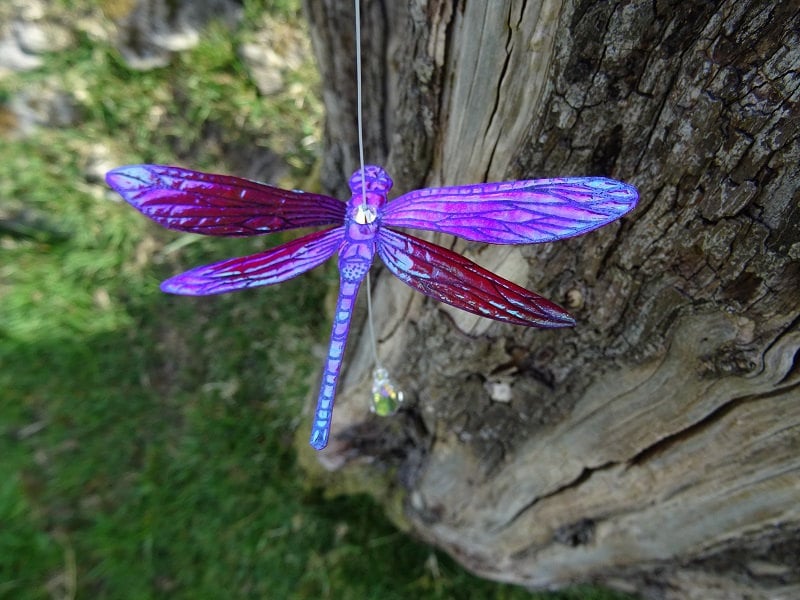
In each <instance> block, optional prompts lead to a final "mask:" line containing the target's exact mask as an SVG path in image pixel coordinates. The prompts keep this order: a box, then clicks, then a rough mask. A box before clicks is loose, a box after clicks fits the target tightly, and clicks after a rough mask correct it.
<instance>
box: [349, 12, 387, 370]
mask: <svg viewBox="0 0 800 600" xmlns="http://www.w3.org/2000/svg"><path fill="white" fill-rule="evenodd" d="M353 4H354V5H355V14H356V19H355V20H356V36H355V37H356V115H357V118H358V160H359V165H360V168H361V208H362V210H363V211H364V212H365V213H366V212H367V188H366V181H365V180H366V168H365V167H364V115H363V111H362V108H361V6H360V5H359V1H358V0H353ZM367 326H368V329H369V339H370V343H371V345H372V359H373V361H374V362H375V367H376V368H379V367H380V366H381V364H380V361H379V360H378V345H377V342H376V341H375V326H374V325H373V322H372V281H371V279H370V276H369V272H367Z"/></svg>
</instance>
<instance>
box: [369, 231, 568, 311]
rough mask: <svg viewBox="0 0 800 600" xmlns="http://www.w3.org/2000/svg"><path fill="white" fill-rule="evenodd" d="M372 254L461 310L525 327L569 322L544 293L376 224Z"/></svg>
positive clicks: (410, 282) (405, 279)
mask: <svg viewBox="0 0 800 600" xmlns="http://www.w3.org/2000/svg"><path fill="white" fill-rule="evenodd" d="M378 254H379V255H380V257H381V258H382V259H383V262H385V263H386V266H387V267H388V268H389V270H390V271H391V272H392V273H394V274H395V275H396V276H397V277H398V278H399V279H400V280H401V281H403V282H404V283H407V284H408V285H410V286H411V287H413V288H414V289H417V290H419V291H420V292H422V293H423V294H426V295H428V296H430V297H431V298H435V299H436V300H440V301H441V302H446V303H447V304H450V305H452V306H455V307H456V308H460V309H461V310H466V311H467V312H471V313H474V314H476V315H480V316H481V317H488V318H490V319H496V320H498V321H505V322H507V323H514V324H516V325H527V326H529V327H570V326H572V325H574V324H575V319H573V318H572V316H570V314H569V313H567V312H566V311H565V310H564V309H563V308H561V307H560V306H558V305H556V304H553V303H552V302H550V301H549V300H547V299H546V298H543V297H542V296H539V295H538V294H534V293H533V292H530V291H528V290H526V289H525V288H523V287H520V286H518V285H517V284H515V283H512V282H510V281H508V280H506V279H503V278H502V277H499V276H498V275H495V274H494V273H492V272H491V271H487V270H486V269H484V268H483V267H480V266H478V265H476V264H475V263H474V262H472V261H470V260H467V259H466V258H464V257H463V256H460V255H458V254H456V253H455V252H451V251H450V250H447V249H445V248H442V247H441V246H437V245H435V244H431V243H430V242H426V241H424V240H421V239H419V238H415V237H413V236H410V235H408V234H405V233H398V232H395V231H391V230H390V229H381V230H380V232H379V233H378Z"/></svg>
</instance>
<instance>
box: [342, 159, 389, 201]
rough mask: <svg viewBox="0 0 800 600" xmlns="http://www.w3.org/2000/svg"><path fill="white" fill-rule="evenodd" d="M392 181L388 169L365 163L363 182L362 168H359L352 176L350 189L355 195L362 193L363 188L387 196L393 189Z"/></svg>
mask: <svg viewBox="0 0 800 600" xmlns="http://www.w3.org/2000/svg"><path fill="white" fill-rule="evenodd" d="M364 182H365V183H364ZM392 183H393V182H392V179H391V177H389V175H387V174H386V171H384V170H383V169H381V168H380V167H378V166H376V165H365V166H364V179H363V182H362V178H361V169H358V170H357V171H356V172H355V173H353V175H352V177H350V191H351V192H353V195H354V196H356V195H360V194H361V193H362V189H363V191H365V192H367V193H369V192H374V193H377V194H381V195H384V196H385V195H386V194H388V193H389V190H390V189H392Z"/></svg>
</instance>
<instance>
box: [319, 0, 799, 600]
mask: <svg viewBox="0 0 800 600" xmlns="http://www.w3.org/2000/svg"><path fill="white" fill-rule="evenodd" d="M306 5H307V6H306V8H307V12H308V15H309V19H310V22H311V28H312V35H313V38H314V42H315V48H316V53H317V56H318V57H319V60H320V64H321V68H322V76H323V81H324V86H325V100H326V106H327V108H328V111H329V120H328V125H327V140H328V148H329V152H328V153H327V156H326V166H325V170H324V173H325V177H326V178H325V182H326V184H327V186H328V187H329V188H331V189H332V190H333V189H335V190H336V191H337V192H338V193H339V194H340V195H342V194H343V193H345V192H344V190H343V186H342V184H343V182H344V181H345V179H346V177H347V176H349V174H350V172H351V171H352V170H353V169H354V168H355V165H356V156H357V154H356V146H355V142H356V131H355V115H354V107H355V101H354V99H355V86H354V83H353V64H354V63H353V49H352V34H351V33H350V32H351V31H352V12H351V10H352V9H351V7H349V5H348V3H343V2H339V1H338V0H307V2H306ZM401 5H402V6H401ZM364 8H365V19H364V31H365V46H364V60H365V110H366V115H367V118H366V137H367V140H368V143H367V160H368V161H370V162H380V163H382V164H385V165H386V167H387V169H388V170H389V172H390V173H391V174H392V175H393V176H394V177H395V184H396V187H397V189H398V191H406V190H408V189H412V188H415V187H420V186H422V185H437V184H456V183H466V182H474V181H483V180H502V179H513V178H532V177H545V176H555V175H578V174H585V175H601V174H602V175H610V176H613V177H617V178H620V179H624V180H625V181H629V182H631V183H634V184H635V185H637V186H638V187H639V189H640V192H641V203H640V206H639V208H638V209H637V210H636V211H635V212H634V213H633V214H632V215H630V216H629V217H627V218H625V219H624V220H623V221H622V222H621V223H619V224H615V225H612V226H609V227H606V228H604V229H602V230H599V231H597V232H593V233H591V234H589V235H586V236H583V237H581V238H577V239H574V240H569V241H565V242H559V243H556V244H547V245H543V246H530V247H521V248H507V247H482V246H479V245H474V244H472V245H468V244H466V243H464V242H461V241H453V240H452V239H447V238H446V236H432V239H434V240H435V241H436V242H437V243H441V244H443V245H447V246H448V247H452V248H455V249H456V250H458V251H460V252H464V253H465V254H468V255H470V256H471V257H472V258H473V259H474V260H476V261H477V262H479V263H481V264H483V265H484V266H487V267H488V268H492V269H496V270H497V271H498V272H500V273H501V274H503V275H505V276H507V277H510V278H513V279H514V280H515V281H517V282H519V283H521V284H523V285H526V286H527V287H529V288H530V289H534V290H536V291H538V292H540V293H542V294H544V295H545V296H547V297H549V298H551V299H553V300H555V301H557V302H560V303H562V304H563V305H565V306H567V307H569V308H571V309H572V311H573V313H574V314H575V316H576V317H577V319H578V325H577V327H575V329H574V330H571V331H564V330H558V331H537V330H529V329H524V328H519V327H513V326H507V325H501V324H497V323H493V322H489V321H485V320H481V319H478V318H476V317H472V316H471V315H463V314H461V313H458V312H457V311H455V310H450V309H448V308H447V307H444V306H442V305H441V304H437V303H435V302H433V301H431V300H429V299H426V298H424V297H422V296H420V295H419V294H415V293H413V292H411V291H410V290H409V289H408V288H406V287H405V286H403V284H402V283H400V282H399V281H395V280H393V279H392V278H391V277H390V276H389V275H388V274H386V273H384V272H380V273H379V275H378V276H377V280H376V282H375V284H374V291H373V293H374V303H375V306H376V313H377V314H376V325H377V330H378V332H379V353H380V355H381V357H382V360H383V361H384V362H385V364H386V366H387V367H388V368H389V369H390V370H391V372H392V373H393V375H394V377H395V378H396V379H398V380H399V381H400V382H401V384H402V385H403V387H404V389H405V391H406V394H407V397H408V398H409V401H408V402H407V403H406V405H405V408H404V409H403V412H402V413H401V414H400V415H399V416H397V417H395V418H393V419H391V420H379V419H378V418H376V417H373V416H371V415H369V413H368V410H367V402H366V395H367V393H368V388H369V383H368V376H369V372H370V369H371V358H370V351H369V344H368V343H367V341H366V339H364V340H359V339H358V337H354V338H353V339H352V341H351V348H350V351H349V353H348V356H347V360H346V370H345V373H344V376H343V383H342V385H341V393H340V394H339V396H338V399H337V408H336V412H335V416H334V431H333V433H334V440H333V443H332V444H331V446H330V447H329V449H328V450H327V451H326V452H325V453H323V454H322V455H321V457H320V460H321V462H322V464H323V465H325V466H326V467H327V468H328V469H337V470H338V473H337V479H338V480H339V481H341V480H343V479H346V478H347V476H348V474H351V475H353V478H355V475H354V474H355V473H358V477H363V476H364V469H365V468H366V469H367V473H371V474H372V476H373V477H375V478H376V479H377V478H379V477H380V478H382V479H381V481H385V479H384V478H385V472H386V467H387V466H389V467H393V468H394V469H393V470H392V472H393V473H394V474H395V475H394V476H393V477H392V478H391V480H390V481H389V486H390V487H389V488H388V490H384V491H383V492H382V496H381V497H382V498H384V500H385V501H386V503H387V506H389V505H392V504H393V503H394V505H395V506H396V505H397V503H398V502H401V503H402V510H401V511H395V512H394V513H393V517H394V518H395V519H396V520H397V521H398V522H399V523H401V524H402V526H404V527H406V528H408V529H410V530H412V531H413V532H415V533H416V534H417V535H419V536H420V537H422V538H424V539H426V540H428V541H430V542H431V543H433V544H436V545H437V546H439V547H441V548H444V549H445V550H447V551H448V552H450V553H451V554H452V555H453V556H454V557H456V558H457V559H458V560H459V561H460V562H462V563H463V564H464V565H466V566H467V567H468V568H470V569H472V570H473V571H475V572H476V573H479V574H482V575H484V576H487V577H491V578H494V579H497V580H502V581H511V582H516V583H519V584H522V585H527V586H533V587H552V586H559V585H564V584H567V583H570V582H576V581H601V582H605V583H607V584H611V585H616V586H620V587H627V588H628V589H636V590H638V591H640V592H642V593H645V594H646V595H648V596H650V597H663V598H713V597H724V598H739V597H786V598H789V597H792V595H793V594H794V595H795V597H797V596H800V559H799V558H798V557H800V536H798V531H800V509H799V508H798V506H800V391H799V389H798V383H799V382H800V370H798V366H797V353H798V349H800V327H799V326H798V323H800V310H799V309H798V306H799V305H800V294H799V293H798V289H800V208H799V205H800V186H799V185H798V164H800V143H798V129H800V118H798V116H799V115H800V111H799V110H798V107H799V106H800V34H799V33H798V32H800V5H799V4H798V2H796V1H791V2H777V1H776V2H768V3H765V2H759V1H757V0H720V1H717V2H707V1H701V0H695V1H690V2H685V1H682V2H678V1H677V0H666V1H657V2H645V1H630V2H621V1H612V2H605V1H604V2H596V1H577V0H563V1H562V0H540V1H539V2H523V1H511V0H504V1H498V2H469V1H466V0H462V1H461V2H447V1H444V0H428V1H425V0H419V1H417V2H412V3H388V2H385V3H384V2H378V1H375V0H373V1H371V2H369V3H365V5H364ZM509 396H510V398H509ZM336 436H338V437H336ZM365 465H371V466H369V467H365ZM376 466H379V468H376ZM362 481H363V479H362ZM748 594H749V595H750V596H748Z"/></svg>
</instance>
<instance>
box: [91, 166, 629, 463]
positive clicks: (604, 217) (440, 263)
mask: <svg viewBox="0 0 800 600" xmlns="http://www.w3.org/2000/svg"><path fill="white" fill-rule="evenodd" d="M106 181H107V182H108V184H109V185H110V186H111V187H112V188H114V189H115V190H116V191H117V192H119V194H121V195H122V197H123V198H125V200H127V201H128V202H129V203H130V204H132V205H133V206H134V207H135V208H136V209H138V210H139V211H141V212H142V213H143V214H144V215H146V216H147V217H149V218H151V219H153V220H154V221H156V222H158V223H160V224H161V225H163V226H165V227H168V228H170V229H177V230H179V231H188V232H191V233H202V234H205V235H222V236H248V235H261V234H266V233H272V232H274V231H283V230H287V229H294V228H298V227H310V226H317V225H335V227H333V228H332V229H324V230H322V231H317V232H315V233H310V234H308V235H306V236H304V237H301V238H299V239H296V240H294V241H291V242H287V243H285V244H282V245H280V246H278V247H276V248H272V249H270V250H267V251H266V252H260V253H258V254H253V255H252V256H245V257H242V258H231V259H228V260H223V261H221V262H217V263H214V264H211V265H207V266H202V267H197V268H194V269H191V270H190V271H187V272H185V273H183V274H181V275H177V276H175V277H172V278H171V279H167V280H166V281H164V282H163V283H162V284H161V289H162V290H163V291H165V292H170V293H173V294H186V295H192V296H202V295H206V294H219V293H223V292H230V291H233V290H240V289H245V288H251V287H256V286H261V285H272V284H274V283H279V282H281V281H286V280H288V279H291V278H292V277H296V276H297V275H300V274H301V273H304V272H306V271H308V270H310V269H313V268H314V267H316V266H318V265H320V264H322V263H323V262H325V261H326V260H327V259H329V258H330V257H331V256H333V255H334V253H336V252H337V251H338V253H339V277H340V288H339V296H338V300H337V303H336V312H335V314H334V318H333V331H332V333H331V339H330V346H329V349H328V356H327V359H326V361H325V368H324V371H323V377H322V384H321V387H320V391H319V397H318V400H317V408H316V412H315V414H314V423H313V426H312V430H311V439H310V443H311V446H312V447H314V448H315V449H317V450H321V449H322V448H324V447H325V446H326V445H327V443H328V435H329V432H330V424H331V415H332V410H333V401H334V394H335V391H336V382H337V379H338V376H339V371H340V369H341V366H342V357H343V354H344V349H345V343H346V342H347V333H348V330H349V327H350V317H351V315H352V312H353V306H354V304H355V301H356V295H357V293H358V288H359V286H360V284H361V282H362V281H363V280H364V277H365V276H366V274H367V271H369V268H370V266H371V264H372V260H373V258H374V257H375V253H376V252H377V253H378V255H379V256H380V257H381V259H382V260H383V262H384V263H385V264H386V266H387V268H388V269H389V270H390V271H391V272H392V273H394V275H395V276H397V277H398V278H399V279H400V280H401V281H403V282H404V283H406V284H408V285H409V286H411V287H413V288H415V289H416V290H418V291H420V292H422V293H423V294H426V295H428V296H430V297H432V298H434V299H436V300H439V301H441V302H446V303H447V304H451V305H452V306H455V307H457V308H460V309H462V310H465V311H468V312H471V313H474V314H476V315H480V316H482V317H488V318H490V319H496V320H498V321H504V322H507V323H513V324H515V325H525V326H529V327H569V326H572V325H574V324H575V320H574V319H573V318H572V317H571V316H570V315H569V314H568V313H567V312H566V311H564V309H562V308H561V307H559V306H557V305H556V304H554V303H552V302H550V301H549V300H547V299H546V298H543V297H542V296H539V295H538V294H535V293H533V292H531V291H528V290H526V289H525V288H522V287H520V286H518V285H516V284H514V283H512V282H510V281H507V280H506V279H503V278H502V277H500V276H498V275H495V274H494V273H492V272H491V271H487V270H486V269H484V268H482V267H480V266H478V265H477V264H475V263H473V262H472V261H470V260H467V259H466V258H464V257H463V256H460V255H458V254H456V253H454V252H451V251H450V250H447V249H445V248H442V247H441V246H437V245H435V244H431V243H430V242H426V241H425V240H421V239H419V238H416V237H414V236H412V235H409V234H407V233H403V232H400V231H395V230H394V229H393V228H395V227H401V228H402V227H411V228H415V229H425V230H430V231H437V232H441V233H447V234H451V235H456V236H459V237H462V238H464V239H467V240H473V241H476V242H488V243H492V244H532V243H538V242H551V241H554V240H558V239H562V238H568V237H572V236H575V235H580V234H582V233H586V232H587V231H592V230H593V229H597V228H598V227H602V226H603V225H606V224H607V223H610V222H612V221H614V220H616V219H618V218H619V217H621V216H622V215H624V214H625V213H627V212H628V211H630V210H631V209H633V207H634V206H636V201H637V199H638V193H637V191H636V188H634V187H633V186H631V185H628V184H626V183H622V182H620V181H615V180H613V179H606V178H603V177H567V178H562V179H540V180H529V181H509V182H504V183H484V184H477V185H465V186H454V187H442V188H432V189H421V190H416V191H413V192H410V193H408V194H404V195H402V196H400V197H399V198H397V199H395V200H393V201H391V202H387V194H388V193H389V190H390V189H391V187H392V180H391V179H390V178H389V176H388V175H387V174H386V172H385V171H384V170H383V169H381V168H380V167H377V166H367V167H365V168H364V170H363V171H361V170H358V171H356V172H355V173H354V174H353V176H352V177H351V178H350V190H351V191H352V196H351V198H350V200H349V202H347V203H344V202H341V201H340V200H336V199H335V198H331V197H329V196H323V195H319V194H309V193H305V192H301V191H296V190H294V191H288V190H283V189H280V188H276V187H272V186H270V185H266V184H263V183H257V182H254V181H249V180H247V179H240V178H238V177H231V176H228V175H212V174H209V173H200V172H197V171H190V170H187V169H182V168H179V167H169V166H162V165H131V166H125V167H120V168H118V169H114V170H112V171H110V172H109V173H108V174H107V175H106Z"/></svg>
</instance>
